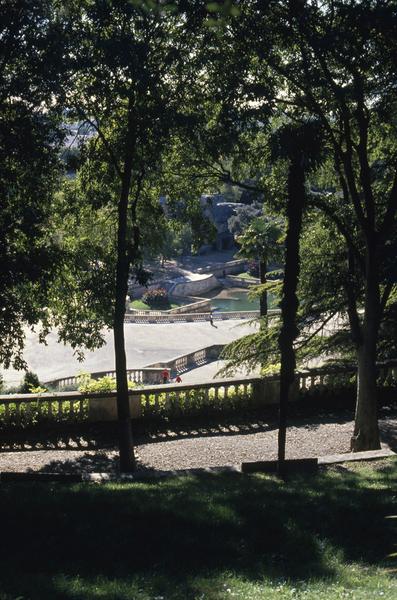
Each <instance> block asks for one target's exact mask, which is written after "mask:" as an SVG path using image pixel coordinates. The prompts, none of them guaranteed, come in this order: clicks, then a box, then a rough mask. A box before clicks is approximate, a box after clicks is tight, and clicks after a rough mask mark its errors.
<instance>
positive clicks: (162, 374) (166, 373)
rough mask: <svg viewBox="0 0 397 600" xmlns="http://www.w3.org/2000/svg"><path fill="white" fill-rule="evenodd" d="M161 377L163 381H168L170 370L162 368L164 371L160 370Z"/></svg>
mask: <svg viewBox="0 0 397 600" xmlns="http://www.w3.org/2000/svg"><path fill="white" fill-rule="evenodd" d="M161 377H162V378H163V383H168V381H169V378H170V372H169V370H168V369H164V371H161Z"/></svg>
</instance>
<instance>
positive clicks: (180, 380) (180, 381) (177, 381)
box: [175, 375, 182, 383]
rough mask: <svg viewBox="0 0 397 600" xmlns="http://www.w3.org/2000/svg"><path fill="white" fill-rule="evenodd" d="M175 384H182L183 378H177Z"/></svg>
mask: <svg viewBox="0 0 397 600" xmlns="http://www.w3.org/2000/svg"><path fill="white" fill-rule="evenodd" d="M175 383H182V378H181V377H180V376H179V375H177V376H176V377H175Z"/></svg>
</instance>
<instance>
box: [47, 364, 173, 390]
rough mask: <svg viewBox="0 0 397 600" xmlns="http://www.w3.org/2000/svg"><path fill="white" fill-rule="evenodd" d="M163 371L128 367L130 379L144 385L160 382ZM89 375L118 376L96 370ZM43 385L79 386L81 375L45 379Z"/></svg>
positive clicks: (94, 377) (58, 387)
mask: <svg viewBox="0 0 397 600" xmlns="http://www.w3.org/2000/svg"><path fill="white" fill-rule="evenodd" d="M161 371H162V369H160V368H157V367H142V368H140V369H127V378H128V381H132V382H133V383H137V384H142V385H146V384H151V383H159V382H160V381H161ZM89 375H90V377H91V378H92V379H100V378H101V377H116V371H96V372H95V373H89ZM43 385H45V386H46V387H50V388H53V389H58V390H61V389H62V388H65V387H77V386H78V385H79V375H72V376H70V377H61V378H60V379H52V380H51V381H45V382H44V384H43Z"/></svg>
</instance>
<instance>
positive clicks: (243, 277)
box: [236, 271, 258, 279]
mask: <svg viewBox="0 0 397 600" xmlns="http://www.w3.org/2000/svg"><path fill="white" fill-rule="evenodd" d="M236 277H241V279H258V278H257V277H255V276H254V275H250V274H249V273H246V272H245V271H244V273H239V274H238V275H236Z"/></svg>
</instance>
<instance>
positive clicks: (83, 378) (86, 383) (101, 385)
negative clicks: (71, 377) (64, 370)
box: [78, 373, 135, 394]
mask: <svg viewBox="0 0 397 600" xmlns="http://www.w3.org/2000/svg"><path fill="white" fill-rule="evenodd" d="M78 379H79V387H78V391H79V392H82V393H86V394H94V393H97V392H114V391H115V390H116V388H117V384H116V379H115V378H114V377H109V376H105V377H100V378H99V379H92V377H91V375H90V374H89V373H80V375H79V377H78ZM134 387H135V383H134V382H133V381H129V382H128V389H130V390H131V389H133V388H134Z"/></svg>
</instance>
